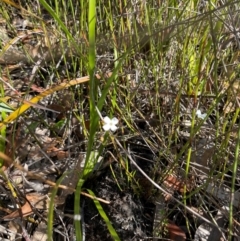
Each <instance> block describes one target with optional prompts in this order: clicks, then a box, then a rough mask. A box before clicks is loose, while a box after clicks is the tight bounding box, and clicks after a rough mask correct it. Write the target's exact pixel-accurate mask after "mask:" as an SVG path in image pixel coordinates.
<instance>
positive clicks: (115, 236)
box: [88, 189, 120, 241]
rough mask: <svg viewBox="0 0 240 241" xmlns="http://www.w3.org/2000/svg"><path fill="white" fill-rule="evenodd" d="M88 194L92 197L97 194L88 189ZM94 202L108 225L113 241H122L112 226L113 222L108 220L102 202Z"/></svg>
mask: <svg viewBox="0 0 240 241" xmlns="http://www.w3.org/2000/svg"><path fill="white" fill-rule="evenodd" d="M88 192H89V193H90V194H91V195H92V196H94V197H95V194H94V193H93V192H92V191H91V190H89V189H88ZM93 201H94V203H95V206H96V208H97V210H98V212H99V214H100V215H101V217H102V218H103V220H104V222H105V223H106V225H107V228H108V230H109V232H110V234H111V236H112V238H113V240H114V241H120V238H119V236H118V234H117V232H116V230H115V229H114V227H113V226H112V224H111V221H110V220H109V218H108V216H107V214H106V213H105V211H104V209H103V207H102V205H101V204H100V202H99V201H98V200H96V199H94V200H93Z"/></svg>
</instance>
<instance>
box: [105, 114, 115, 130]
mask: <svg viewBox="0 0 240 241" xmlns="http://www.w3.org/2000/svg"><path fill="white" fill-rule="evenodd" d="M103 122H104V125H103V129H104V130H105V131H109V130H111V131H113V132H114V131H116V130H117V128H118V127H117V126H116V125H117V124H118V119H117V118H116V117H113V118H112V119H110V118H109V117H108V116H105V117H104V118H103Z"/></svg>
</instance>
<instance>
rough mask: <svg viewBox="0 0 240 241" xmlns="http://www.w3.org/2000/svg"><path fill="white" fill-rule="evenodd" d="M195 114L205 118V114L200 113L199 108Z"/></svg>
mask: <svg viewBox="0 0 240 241" xmlns="http://www.w3.org/2000/svg"><path fill="white" fill-rule="evenodd" d="M196 116H197V117H198V118H200V119H205V117H206V116H207V114H206V113H205V114H202V112H201V111H200V110H197V111H196Z"/></svg>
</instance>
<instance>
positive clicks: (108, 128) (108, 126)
mask: <svg viewBox="0 0 240 241" xmlns="http://www.w3.org/2000/svg"><path fill="white" fill-rule="evenodd" d="M110 128H111V125H109V124H105V125H103V130H105V131H109V130H110Z"/></svg>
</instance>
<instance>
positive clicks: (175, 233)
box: [167, 221, 186, 241]
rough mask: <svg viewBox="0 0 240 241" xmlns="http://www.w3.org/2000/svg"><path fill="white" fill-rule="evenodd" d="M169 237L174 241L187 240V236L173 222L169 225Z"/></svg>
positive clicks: (169, 222)
mask: <svg viewBox="0 0 240 241" xmlns="http://www.w3.org/2000/svg"><path fill="white" fill-rule="evenodd" d="M167 230H168V236H169V239H170V240H172V241H184V240H186V234H185V232H183V230H182V229H181V228H180V227H178V226H177V225H176V224H174V223H173V222H171V221H168V224H167Z"/></svg>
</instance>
